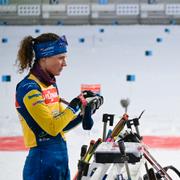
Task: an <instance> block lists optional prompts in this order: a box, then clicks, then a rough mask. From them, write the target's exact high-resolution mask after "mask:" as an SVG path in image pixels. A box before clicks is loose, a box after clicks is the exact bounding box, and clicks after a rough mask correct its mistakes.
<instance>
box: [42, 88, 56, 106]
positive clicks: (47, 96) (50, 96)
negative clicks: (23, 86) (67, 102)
mask: <svg viewBox="0 0 180 180" xmlns="http://www.w3.org/2000/svg"><path fill="white" fill-rule="evenodd" d="M42 96H43V97H44V100H45V103H46V104H51V103H55V102H58V101H59V97H58V93H57V90H56V88H51V89H47V90H44V91H42Z"/></svg>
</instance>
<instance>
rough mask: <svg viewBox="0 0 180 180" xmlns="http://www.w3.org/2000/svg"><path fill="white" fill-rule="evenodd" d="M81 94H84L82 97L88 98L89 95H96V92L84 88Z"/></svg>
mask: <svg viewBox="0 0 180 180" xmlns="http://www.w3.org/2000/svg"><path fill="white" fill-rule="evenodd" d="M82 95H83V96H84V98H89V97H94V96H96V95H97V94H95V93H94V92H92V91H88V90H86V91H83V92H82Z"/></svg>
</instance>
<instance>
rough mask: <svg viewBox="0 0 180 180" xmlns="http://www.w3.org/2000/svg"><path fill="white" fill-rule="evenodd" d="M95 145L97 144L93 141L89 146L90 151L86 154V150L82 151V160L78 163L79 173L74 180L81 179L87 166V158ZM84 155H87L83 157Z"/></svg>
mask: <svg viewBox="0 0 180 180" xmlns="http://www.w3.org/2000/svg"><path fill="white" fill-rule="evenodd" d="M94 144H95V141H94V140H91V141H90V144H89V148H88V150H86V152H84V150H85V149H84V148H82V149H81V150H82V151H83V152H82V151H81V159H80V160H79V162H78V171H77V173H76V174H75V176H74V178H73V180H79V179H81V177H82V174H83V171H84V170H85V166H86V162H85V158H86V156H87V155H88V154H89V152H90V151H91V150H92V147H93V145H94ZM83 154H85V155H84V156H83Z"/></svg>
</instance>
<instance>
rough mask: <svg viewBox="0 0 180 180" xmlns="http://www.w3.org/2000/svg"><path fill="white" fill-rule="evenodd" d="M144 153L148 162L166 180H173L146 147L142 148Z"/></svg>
mask: <svg viewBox="0 0 180 180" xmlns="http://www.w3.org/2000/svg"><path fill="white" fill-rule="evenodd" d="M142 152H143V155H144V157H145V158H146V160H147V161H148V162H149V163H150V164H151V166H152V167H153V168H154V169H155V170H156V171H157V172H158V173H159V174H160V176H161V177H162V178H164V179H165V180H172V178H171V177H170V176H169V174H168V173H167V172H166V171H165V170H164V168H163V167H162V166H161V165H160V164H159V163H158V162H157V161H156V159H155V158H154V157H153V156H152V155H151V153H150V152H149V151H148V150H147V148H146V147H145V145H143V146H142Z"/></svg>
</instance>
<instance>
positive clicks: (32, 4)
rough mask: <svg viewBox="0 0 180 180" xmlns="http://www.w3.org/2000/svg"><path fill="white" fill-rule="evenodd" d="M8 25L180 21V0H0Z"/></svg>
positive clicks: (1, 20)
mask: <svg viewBox="0 0 180 180" xmlns="http://www.w3.org/2000/svg"><path fill="white" fill-rule="evenodd" d="M0 14H1V16H0V22H1V24H9V25H32V24H34V25H37V24H40V25H82V24H90V25H93V24H109V25H118V24H179V23H180V1H179V0H36V1H33V0H0Z"/></svg>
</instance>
